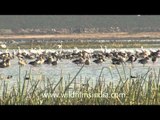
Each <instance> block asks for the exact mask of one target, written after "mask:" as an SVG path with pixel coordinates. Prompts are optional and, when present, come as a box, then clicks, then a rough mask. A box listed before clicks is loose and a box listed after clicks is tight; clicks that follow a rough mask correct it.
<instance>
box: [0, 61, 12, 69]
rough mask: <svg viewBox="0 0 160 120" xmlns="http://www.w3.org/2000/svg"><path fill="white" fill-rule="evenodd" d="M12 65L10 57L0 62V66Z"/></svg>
mask: <svg viewBox="0 0 160 120" xmlns="http://www.w3.org/2000/svg"><path fill="white" fill-rule="evenodd" d="M9 66H10V59H6V60H3V61H2V62H0V68H6V67H9Z"/></svg>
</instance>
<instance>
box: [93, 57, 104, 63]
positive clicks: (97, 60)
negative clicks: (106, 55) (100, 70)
mask: <svg viewBox="0 0 160 120" xmlns="http://www.w3.org/2000/svg"><path fill="white" fill-rule="evenodd" d="M93 62H94V63H96V64H101V63H103V62H104V60H103V59H102V58H98V59H96V60H94V61H93Z"/></svg>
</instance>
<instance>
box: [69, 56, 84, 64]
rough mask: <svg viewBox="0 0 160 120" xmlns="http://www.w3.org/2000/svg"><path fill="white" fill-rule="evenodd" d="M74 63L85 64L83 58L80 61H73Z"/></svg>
mask: <svg viewBox="0 0 160 120" xmlns="http://www.w3.org/2000/svg"><path fill="white" fill-rule="evenodd" d="M72 62H73V63H75V64H77V65H79V64H84V62H85V61H84V59H83V58H82V57H80V58H79V59H76V60H73V61H72Z"/></svg>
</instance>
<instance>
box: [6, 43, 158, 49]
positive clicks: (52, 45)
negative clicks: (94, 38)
mask: <svg viewBox="0 0 160 120" xmlns="http://www.w3.org/2000/svg"><path fill="white" fill-rule="evenodd" d="M58 44H60V43H19V44H8V45H7V48H8V49H17V48H18V47H17V46H19V47H20V48H22V49H30V48H37V49H39V47H41V48H42V49H58V47H57V45H58ZM100 46H103V47H104V46H106V47H107V48H140V47H141V46H143V47H145V48H151V47H158V45H157V44H149V43H143V42H142V43H141V42H109V43H108V42H104V43H101V42H71V43H63V49H73V48H74V47H77V48H100Z"/></svg>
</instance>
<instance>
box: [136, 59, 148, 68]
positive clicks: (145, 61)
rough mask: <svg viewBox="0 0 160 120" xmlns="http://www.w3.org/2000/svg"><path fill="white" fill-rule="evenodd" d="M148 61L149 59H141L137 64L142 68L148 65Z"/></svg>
mask: <svg viewBox="0 0 160 120" xmlns="http://www.w3.org/2000/svg"><path fill="white" fill-rule="evenodd" d="M148 60H149V57H145V58H142V59H140V60H138V63H141V64H143V67H144V66H145V64H147V63H148Z"/></svg>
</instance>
